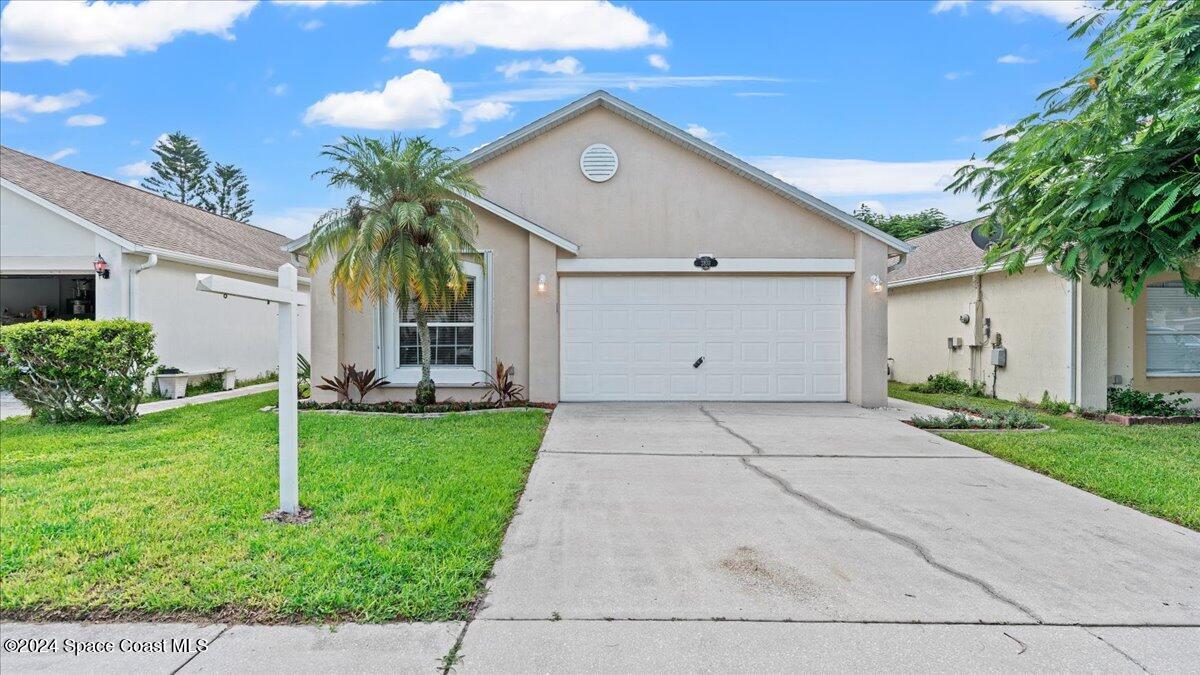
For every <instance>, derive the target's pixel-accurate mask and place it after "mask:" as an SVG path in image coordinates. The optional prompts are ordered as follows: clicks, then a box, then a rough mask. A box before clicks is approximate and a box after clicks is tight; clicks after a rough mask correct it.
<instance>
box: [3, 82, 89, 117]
mask: <svg viewBox="0 0 1200 675" xmlns="http://www.w3.org/2000/svg"><path fill="white" fill-rule="evenodd" d="M90 100H92V95H91V94H89V93H87V92H86V91H84V90H82V89H74V90H72V91H68V92H66V93H63V94H55V95H51V96H36V95H33V94H18V93H17V92H15V91H0V115H4V116H7V117H11V118H13V119H15V120H17V121H19V122H24V121H25V120H26V119H27V118H26V115H41V114H44V113H56V112H62V111H63V110H69V109H71V108H75V107H78V106H81V105H83V104H84V103H87V102H88V101H90Z"/></svg>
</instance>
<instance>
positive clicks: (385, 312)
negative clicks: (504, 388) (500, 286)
mask: <svg viewBox="0 0 1200 675" xmlns="http://www.w3.org/2000/svg"><path fill="white" fill-rule="evenodd" d="M483 254H484V255H483V258H484V265H482V266H481V265H479V264H477V263H473V262H467V261H463V263H462V268H463V272H464V273H465V274H466V275H467V276H469V277H474V279H475V345H474V349H475V361H474V364H473V366H472V367H467V366H437V365H435V366H433V368H432V369H431V370H430V377H432V378H433V382H434V384H436V385H438V386H454V387H463V386H468V387H469V386H471V385H473V384H475V383H476V382H479V381H480V380H482V379H483V375H482V373H480V372H479V371H480V370H485V371H486V370H487V369H488V364H490V363H491V362H492V284H491V280H490V278H489V275H485V274H484V267H485V266H487V267H490V265H491V251H484V252H483ZM399 317H400V314H399V312H398V311H397V308H396V301H395V300H390V301H388V302H387V303H386V304H385V305H384V306H383V307H382V308H381V311H380V319H379V323H380V330H379V331H378V332H377V335H378V339H379V346H380V348H379V350H378V358H379V364H378V371H379V373H380V377H383V378H384V379H386V380H388V382H389V384H388V385H387V386H389V387H415V386H416V385H417V383H418V382H419V381H420V380H421V367H420V366H400V353H399V349H400V318H399Z"/></svg>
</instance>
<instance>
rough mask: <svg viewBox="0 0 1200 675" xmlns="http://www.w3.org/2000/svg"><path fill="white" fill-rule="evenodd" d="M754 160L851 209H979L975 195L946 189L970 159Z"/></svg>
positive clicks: (960, 213)
mask: <svg viewBox="0 0 1200 675" xmlns="http://www.w3.org/2000/svg"><path fill="white" fill-rule="evenodd" d="M750 161H751V163H753V164H755V165H757V166H758V167H759V168H761V169H763V170H764V171H766V172H768V173H770V174H772V175H774V176H775V177H776V178H779V179H780V180H783V181H785V182H788V183H791V184H792V185H795V186H797V187H799V188H800V189H802V190H804V191H806V192H810V193H812V194H814V195H816V196H817V197H819V198H821V199H824V200H826V201H828V202H829V203H831V204H833V205H835V206H837V207H838V208H841V209H843V210H845V211H847V212H850V211H853V210H854V209H855V207H857V206H858V205H859V204H862V203H866V204H868V205H869V206H870V207H871V209H872V210H874V211H877V212H881V213H914V212H916V211H923V210H925V209H929V208H936V209H940V210H941V211H942V212H944V213H945V214H946V215H948V216H950V217H951V218H956V219H960V220H965V219H967V218H972V217H974V216H975V215H977V214H976V208H977V207H978V205H979V202H978V200H976V199H975V197H974V196H973V195H970V194H960V195H956V194H953V193H948V192H944V191H943V188H945V187H946V186H947V185H949V184H950V183H951V182H952V181H953V180H954V172H955V171H957V170H958V168H959V167H961V166H962V165H964V164H966V163H968V162H969V161H970V160H966V159H946V160H932V161H925V162H879V161H874V160H866V159H825V158H818V157H789V156H769V157H755V158H751V160H750Z"/></svg>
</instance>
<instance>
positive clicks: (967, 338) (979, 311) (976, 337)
mask: <svg viewBox="0 0 1200 675" xmlns="http://www.w3.org/2000/svg"><path fill="white" fill-rule="evenodd" d="M959 320H960V321H962V323H963V343H964V344H966V345H967V346H968V347H981V346H983V343H984V342H985V341H986V340H987V338H985V337H984V336H983V305H982V304H981V303H978V302H968V303H967V304H966V306H965V307H963V313H962V316H960V317H959Z"/></svg>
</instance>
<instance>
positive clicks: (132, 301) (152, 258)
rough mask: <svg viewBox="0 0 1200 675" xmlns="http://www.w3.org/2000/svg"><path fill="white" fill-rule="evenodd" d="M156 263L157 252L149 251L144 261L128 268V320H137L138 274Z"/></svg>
mask: <svg viewBox="0 0 1200 675" xmlns="http://www.w3.org/2000/svg"><path fill="white" fill-rule="evenodd" d="M157 264H158V254H157V253H151V254H150V255H149V256H148V257H147V258H146V262H144V263H142V264H141V265H138V266H137V267H135V268H133V269H131V270H129V320H130V321H137V306H138V300H139V293H138V275H139V274H141V273H142V272H144V271H146V270H148V269H150V268H151V267H154V266H155V265H157Z"/></svg>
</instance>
